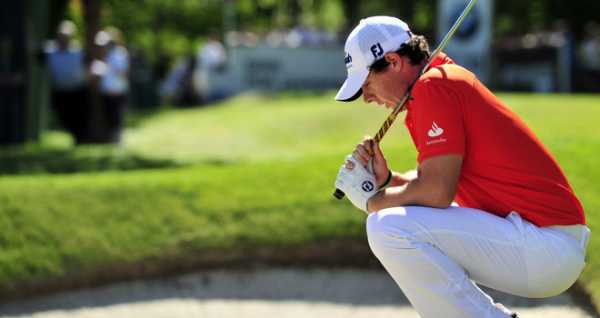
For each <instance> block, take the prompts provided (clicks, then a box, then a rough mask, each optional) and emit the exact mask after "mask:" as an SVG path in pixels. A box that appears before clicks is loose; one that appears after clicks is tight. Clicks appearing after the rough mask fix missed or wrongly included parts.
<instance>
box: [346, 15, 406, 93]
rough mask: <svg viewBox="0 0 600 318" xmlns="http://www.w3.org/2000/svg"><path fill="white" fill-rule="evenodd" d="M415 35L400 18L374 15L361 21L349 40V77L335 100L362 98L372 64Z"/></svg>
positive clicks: (347, 49) (347, 44) (347, 40)
mask: <svg viewBox="0 0 600 318" xmlns="http://www.w3.org/2000/svg"><path fill="white" fill-rule="evenodd" d="M411 37H412V33H411V32H410V29H409V28H408V24H406V23H405V22H404V21H402V20H400V19H398V18H394V17H388V16H374V17H368V18H366V19H362V20H360V23H359V24H358V26H356V27H355V28H354V30H352V32H350V35H348V38H347V39H346V45H345V46H344V51H345V53H346V57H345V58H344V62H345V63H346V68H347V70H348V77H346V81H344V84H343V85H342V87H341V88H340V90H339V91H338V93H337V95H336V96H335V99H336V100H338V101H342V102H350V101H353V100H355V99H357V98H358V97H360V95H361V94H362V89H361V87H362V85H363V84H364V82H365V80H366V79H367V76H369V67H370V66H371V65H372V64H373V63H374V62H375V61H377V60H379V59H381V58H383V55H384V54H385V53H387V52H393V51H397V50H398V49H399V48H400V46H401V45H402V44H404V43H406V42H408V40H410V39H411Z"/></svg>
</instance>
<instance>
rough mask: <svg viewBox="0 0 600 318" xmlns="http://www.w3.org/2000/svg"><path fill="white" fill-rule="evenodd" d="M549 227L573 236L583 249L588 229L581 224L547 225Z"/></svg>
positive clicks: (588, 233)
mask: <svg viewBox="0 0 600 318" xmlns="http://www.w3.org/2000/svg"><path fill="white" fill-rule="evenodd" d="M548 228H550V229H555V230H559V231H561V232H563V233H565V234H567V235H569V236H571V237H573V238H575V239H576V240H577V241H578V242H579V243H580V246H581V248H582V249H583V250H584V251H585V249H586V248H587V244H588V241H589V237H590V229H589V228H588V227H587V226H585V225H583V224H575V225H553V226H549V227H548Z"/></svg>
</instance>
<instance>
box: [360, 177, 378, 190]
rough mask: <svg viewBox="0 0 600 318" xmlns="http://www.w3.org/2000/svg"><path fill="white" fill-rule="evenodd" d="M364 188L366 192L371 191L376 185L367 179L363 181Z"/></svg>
mask: <svg viewBox="0 0 600 318" xmlns="http://www.w3.org/2000/svg"><path fill="white" fill-rule="evenodd" d="M362 189H363V190H364V191H365V192H371V191H373V189H375V186H374V185H373V182H371V181H369V180H367V181H365V182H363V183H362Z"/></svg>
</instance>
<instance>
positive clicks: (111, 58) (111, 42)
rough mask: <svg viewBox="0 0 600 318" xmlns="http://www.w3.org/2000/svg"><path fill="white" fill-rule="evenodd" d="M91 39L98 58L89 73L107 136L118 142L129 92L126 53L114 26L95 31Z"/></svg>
mask: <svg viewBox="0 0 600 318" xmlns="http://www.w3.org/2000/svg"><path fill="white" fill-rule="evenodd" d="M94 41H95V44H96V45H97V46H98V47H99V48H100V51H101V54H100V55H101V58H100V59H99V60H95V61H94V62H93V63H92V74H93V75H95V76H96V77H98V79H99V87H98V88H99V92H100V96H101V99H102V109H103V115H104V119H105V120H106V124H107V128H108V134H109V139H110V141H111V142H115V143H118V142H119V141H120V139H121V130H122V128H123V117H124V113H125V106H126V104H127V93H128V91H129V80H128V73H129V54H128V52H127V49H126V48H125V47H124V46H123V38H122V35H121V32H120V31H119V30H118V29H117V28H114V27H108V28H106V29H105V30H102V31H100V32H98V33H97V34H96V37H95V39H94Z"/></svg>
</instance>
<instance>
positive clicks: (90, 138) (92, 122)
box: [81, 0, 109, 143]
mask: <svg viewBox="0 0 600 318" xmlns="http://www.w3.org/2000/svg"><path fill="white" fill-rule="evenodd" d="M81 4H82V6H83V19H84V23H85V46H84V48H85V63H86V67H87V69H88V70H89V69H90V66H91V63H92V61H94V60H95V59H99V58H101V56H100V50H99V48H98V47H97V46H96V45H95V44H94V38H95V37H96V33H98V31H100V19H101V11H102V0H82V1H81ZM89 91H90V100H89V105H87V106H84V107H88V109H89V111H88V112H87V113H88V116H87V117H88V118H86V119H85V120H86V122H87V125H86V126H87V128H88V129H87V133H85V136H83V138H82V142H83V143H107V142H109V140H108V136H107V135H108V134H107V128H106V121H105V120H104V116H103V111H102V102H101V99H100V92H99V90H98V81H97V79H96V78H95V77H92V80H91V81H90V85H89Z"/></svg>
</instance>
